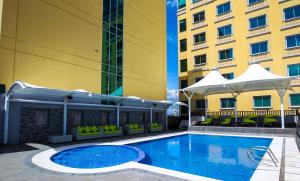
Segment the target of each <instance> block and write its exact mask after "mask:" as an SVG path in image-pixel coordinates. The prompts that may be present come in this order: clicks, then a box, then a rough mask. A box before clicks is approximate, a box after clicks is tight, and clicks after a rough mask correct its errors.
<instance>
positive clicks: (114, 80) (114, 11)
mask: <svg viewBox="0 0 300 181" xmlns="http://www.w3.org/2000/svg"><path fill="white" fill-rule="evenodd" d="M101 66H102V69H101V70H102V76H101V79H102V81H101V93H102V94H109V95H116V96H122V95H123V0H103V29H102V64H101Z"/></svg>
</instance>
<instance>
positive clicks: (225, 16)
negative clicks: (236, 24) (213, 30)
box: [215, 11, 234, 23]
mask: <svg viewBox="0 0 300 181" xmlns="http://www.w3.org/2000/svg"><path fill="white" fill-rule="evenodd" d="M232 18H234V16H233V15H232V12H231V11H230V12H229V13H226V14H221V15H218V16H217V19H216V20H215V23H219V22H222V21H225V20H228V19H232Z"/></svg>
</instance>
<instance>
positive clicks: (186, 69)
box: [180, 59, 188, 73]
mask: <svg viewBox="0 0 300 181" xmlns="http://www.w3.org/2000/svg"><path fill="white" fill-rule="evenodd" d="M184 61H185V62H186V65H185V66H186V67H185V71H182V62H184ZM187 71H188V62H187V59H181V60H180V73H184V72H187Z"/></svg>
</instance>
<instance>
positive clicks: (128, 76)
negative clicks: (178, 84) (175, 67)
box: [123, 0, 167, 100]
mask: <svg viewBox="0 0 300 181" xmlns="http://www.w3.org/2000/svg"><path fill="white" fill-rule="evenodd" d="M123 37H124V50H123V52H124V54H123V56H124V64H123V72H124V73H123V86H124V95H126V96H138V97H142V98H145V99H156V100H165V99H166V98H167V95H166V94H167V90H166V88H167V67H166V65H167V62H166V2H165V1H161V0H152V1H140V0H130V1H124V33H123Z"/></svg>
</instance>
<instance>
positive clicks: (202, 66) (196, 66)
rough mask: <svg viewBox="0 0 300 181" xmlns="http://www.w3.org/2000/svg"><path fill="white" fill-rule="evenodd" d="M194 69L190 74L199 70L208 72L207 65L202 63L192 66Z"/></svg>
mask: <svg viewBox="0 0 300 181" xmlns="http://www.w3.org/2000/svg"><path fill="white" fill-rule="evenodd" d="M194 67H195V68H194V69H193V70H192V72H198V71H201V70H208V65H207V63H203V64H194Z"/></svg>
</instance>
